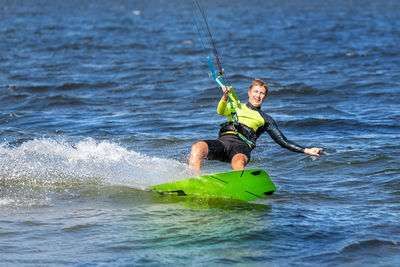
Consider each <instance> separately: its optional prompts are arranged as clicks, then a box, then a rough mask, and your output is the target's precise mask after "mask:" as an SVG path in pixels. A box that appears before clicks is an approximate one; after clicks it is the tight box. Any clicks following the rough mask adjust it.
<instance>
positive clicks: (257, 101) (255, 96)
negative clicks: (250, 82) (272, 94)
mask: <svg viewBox="0 0 400 267" xmlns="http://www.w3.org/2000/svg"><path fill="white" fill-rule="evenodd" d="M248 94H249V103H250V104H251V105H253V107H256V108H258V107H260V106H261V104H262V103H263V102H264V100H265V97H267V90H266V89H265V88H264V87H262V86H258V85H255V86H253V87H251V89H250V90H249V92H248Z"/></svg>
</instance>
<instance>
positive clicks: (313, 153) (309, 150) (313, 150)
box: [304, 147, 324, 156]
mask: <svg viewBox="0 0 400 267" xmlns="http://www.w3.org/2000/svg"><path fill="white" fill-rule="evenodd" d="M322 150H324V149H323V148H320V147H312V148H306V149H304V153H306V154H308V155H311V156H319V153H320V152H321V151H322Z"/></svg>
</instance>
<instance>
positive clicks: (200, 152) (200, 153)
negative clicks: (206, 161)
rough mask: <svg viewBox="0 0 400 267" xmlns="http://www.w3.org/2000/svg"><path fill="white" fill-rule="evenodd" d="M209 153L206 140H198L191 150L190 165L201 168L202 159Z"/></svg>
mask: <svg viewBox="0 0 400 267" xmlns="http://www.w3.org/2000/svg"><path fill="white" fill-rule="evenodd" d="M207 155H208V145H207V143H206V142H203V141H201V142H198V143H196V144H194V145H193V146H192V150H191V151H190V160H189V165H190V166H192V167H194V168H196V169H198V170H200V168H201V160H202V159H203V158H205V157H207Z"/></svg>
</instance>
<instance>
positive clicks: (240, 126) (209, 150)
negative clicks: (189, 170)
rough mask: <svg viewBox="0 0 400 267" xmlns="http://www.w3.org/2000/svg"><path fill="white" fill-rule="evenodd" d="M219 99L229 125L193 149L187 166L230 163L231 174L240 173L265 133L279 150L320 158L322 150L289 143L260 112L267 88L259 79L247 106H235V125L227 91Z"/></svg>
mask: <svg viewBox="0 0 400 267" xmlns="http://www.w3.org/2000/svg"><path fill="white" fill-rule="evenodd" d="M222 92H223V93H224V95H223V96H222V98H221V100H220V102H219V104H218V109H217V112H218V114H219V115H221V116H227V118H228V121H227V122H226V123H224V124H221V129H220V131H219V137H218V139H217V140H204V141H201V142H198V143H196V144H195V145H193V146H192V151H191V153H190V161H189V165H190V166H193V167H195V168H196V169H200V168H201V160H202V159H203V158H205V159H210V160H220V161H223V162H230V163H231V165H232V169H233V170H243V169H244V167H245V166H246V164H247V163H248V162H249V160H250V153H251V151H252V150H253V149H254V148H255V146H256V141H257V138H258V137H259V136H260V135H261V134H262V133H264V132H267V133H268V134H269V135H270V136H271V138H272V139H273V140H274V141H275V142H276V143H278V144H279V145H280V146H281V147H284V148H287V149H289V150H291V151H294V152H298V153H306V154H309V155H312V156H319V153H320V152H321V151H322V150H323V149H322V148H318V147H313V148H305V147H302V146H299V145H297V144H296V143H294V142H292V141H290V140H288V139H287V138H286V137H285V136H284V135H283V134H282V132H281V131H280V130H279V129H278V126H277V124H276V122H275V121H274V120H273V119H272V118H271V117H270V116H269V115H267V114H265V113H264V112H262V111H261V109H260V107H261V105H262V103H263V102H264V100H265V98H266V97H267V93H268V87H267V84H266V83H265V82H264V81H263V80H260V79H255V80H254V81H253V83H252V84H251V85H250V89H249V91H248V95H249V101H248V103H247V104H240V106H236V107H235V109H234V111H235V112H236V115H237V121H236V122H234V119H233V117H234V116H232V110H231V108H230V105H229V103H228V94H227V90H226V88H222Z"/></svg>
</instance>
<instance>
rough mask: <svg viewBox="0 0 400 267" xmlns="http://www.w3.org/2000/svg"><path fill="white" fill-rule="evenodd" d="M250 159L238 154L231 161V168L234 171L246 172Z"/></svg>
mask: <svg viewBox="0 0 400 267" xmlns="http://www.w3.org/2000/svg"><path fill="white" fill-rule="evenodd" d="M248 161H249V159H248V158H247V156H246V155H245V154H242V153H238V154H236V155H235V156H233V158H232V161H231V166H232V169H233V170H234V171H241V170H244V167H245V166H246V164H247V162H248Z"/></svg>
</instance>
